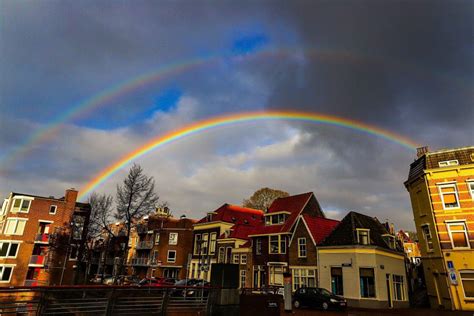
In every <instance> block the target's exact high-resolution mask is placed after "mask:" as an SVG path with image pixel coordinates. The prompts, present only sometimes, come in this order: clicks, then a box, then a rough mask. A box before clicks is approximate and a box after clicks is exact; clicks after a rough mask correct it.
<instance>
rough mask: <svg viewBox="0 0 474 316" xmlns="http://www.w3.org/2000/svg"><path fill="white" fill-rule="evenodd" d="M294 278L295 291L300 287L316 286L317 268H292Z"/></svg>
mask: <svg viewBox="0 0 474 316" xmlns="http://www.w3.org/2000/svg"><path fill="white" fill-rule="evenodd" d="M291 270H292V278H293V291H296V290H297V289H299V288H300V287H315V286H316V270H315V269H300V268H298V269H291Z"/></svg>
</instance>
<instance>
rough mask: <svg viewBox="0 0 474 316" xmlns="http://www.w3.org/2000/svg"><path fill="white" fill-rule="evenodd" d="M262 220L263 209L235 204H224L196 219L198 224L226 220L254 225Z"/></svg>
mask: <svg viewBox="0 0 474 316" xmlns="http://www.w3.org/2000/svg"><path fill="white" fill-rule="evenodd" d="M262 221H263V211H261V210H255V209H252V208H247V207H241V206H237V205H230V204H227V203H226V204H224V205H222V206H221V207H219V208H218V209H217V210H215V211H214V212H213V214H212V216H211V218H209V216H206V217H203V218H201V219H200V220H199V221H198V224H202V223H210V222H227V223H235V224H248V225H252V226H253V225H256V224H257V223H261V222H262Z"/></svg>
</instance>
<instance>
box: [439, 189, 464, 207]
mask: <svg viewBox="0 0 474 316" xmlns="http://www.w3.org/2000/svg"><path fill="white" fill-rule="evenodd" d="M449 187H453V188H454V195H455V196H456V203H457V206H452V207H451V206H450V207H446V205H445V204H444V195H443V192H442V188H449ZM438 192H439V196H440V198H441V204H442V205H443V210H455V209H458V208H461V204H460V201H459V193H458V188H457V185H456V183H446V184H438Z"/></svg>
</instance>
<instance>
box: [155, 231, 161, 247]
mask: <svg viewBox="0 0 474 316" xmlns="http://www.w3.org/2000/svg"><path fill="white" fill-rule="evenodd" d="M159 244H160V233H159V232H157V233H156V234H155V245H159Z"/></svg>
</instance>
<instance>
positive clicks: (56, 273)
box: [0, 189, 90, 286]
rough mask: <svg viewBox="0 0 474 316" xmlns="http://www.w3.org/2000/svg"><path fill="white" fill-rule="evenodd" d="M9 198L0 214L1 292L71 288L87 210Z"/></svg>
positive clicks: (72, 197)
mask: <svg viewBox="0 0 474 316" xmlns="http://www.w3.org/2000/svg"><path fill="white" fill-rule="evenodd" d="M77 193H78V192H77V191H76V190H74V189H69V190H66V193H65V196H64V197H62V198H59V199H58V198H54V197H52V196H50V197H43V196H36V195H31V194H23V193H14V192H12V193H10V195H9V196H8V198H7V199H5V200H4V202H3V205H2V210H1V214H0V286H23V285H26V286H36V285H59V284H72V283H73V282H74V279H75V278H76V276H77V275H76V272H77V270H78V269H79V268H82V261H81V260H82V257H81V256H82V252H83V250H84V238H85V229H84V228H85V227H86V226H87V224H88V220H89V214H90V205H89V204H84V203H79V202H77V201H76V200H77Z"/></svg>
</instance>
